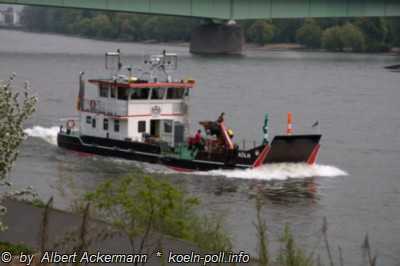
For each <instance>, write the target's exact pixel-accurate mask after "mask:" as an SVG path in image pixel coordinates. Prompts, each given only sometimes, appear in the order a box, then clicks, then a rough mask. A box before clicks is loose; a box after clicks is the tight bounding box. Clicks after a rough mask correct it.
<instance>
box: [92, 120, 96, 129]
mask: <svg viewBox="0 0 400 266" xmlns="http://www.w3.org/2000/svg"><path fill="white" fill-rule="evenodd" d="M92 128H96V118H93V119H92Z"/></svg>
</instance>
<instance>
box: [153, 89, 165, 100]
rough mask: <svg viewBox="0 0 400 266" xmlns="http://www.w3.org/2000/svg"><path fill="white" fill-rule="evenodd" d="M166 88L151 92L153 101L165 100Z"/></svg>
mask: <svg viewBox="0 0 400 266" xmlns="http://www.w3.org/2000/svg"><path fill="white" fill-rule="evenodd" d="M164 94H165V88H153V89H152V90H151V99H152V100H162V99H164Z"/></svg>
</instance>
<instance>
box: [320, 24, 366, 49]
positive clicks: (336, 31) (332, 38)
mask: <svg viewBox="0 0 400 266" xmlns="http://www.w3.org/2000/svg"><path fill="white" fill-rule="evenodd" d="M322 46H323V47H324V48H325V49H327V50H329V51H343V50H345V49H350V50H352V51H353V52H363V51H364V50H365V49H366V44H365V38H364V34H363V33H362V32H361V30H360V29H359V28H358V27H356V26H354V25H353V24H351V23H346V24H345V25H344V26H335V27H332V28H328V29H326V30H325V31H324V33H323V34H322Z"/></svg>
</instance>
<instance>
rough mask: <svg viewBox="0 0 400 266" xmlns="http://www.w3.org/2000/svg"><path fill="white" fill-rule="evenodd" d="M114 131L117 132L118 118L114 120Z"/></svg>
mask: <svg viewBox="0 0 400 266" xmlns="http://www.w3.org/2000/svg"><path fill="white" fill-rule="evenodd" d="M114 132H119V120H114Z"/></svg>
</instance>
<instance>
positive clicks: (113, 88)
mask: <svg viewBox="0 0 400 266" xmlns="http://www.w3.org/2000/svg"><path fill="white" fill-rule="evenodd" d="M110 96H111V98H116V97H117V88H115V87H111V93H110Z"/></svg>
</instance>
